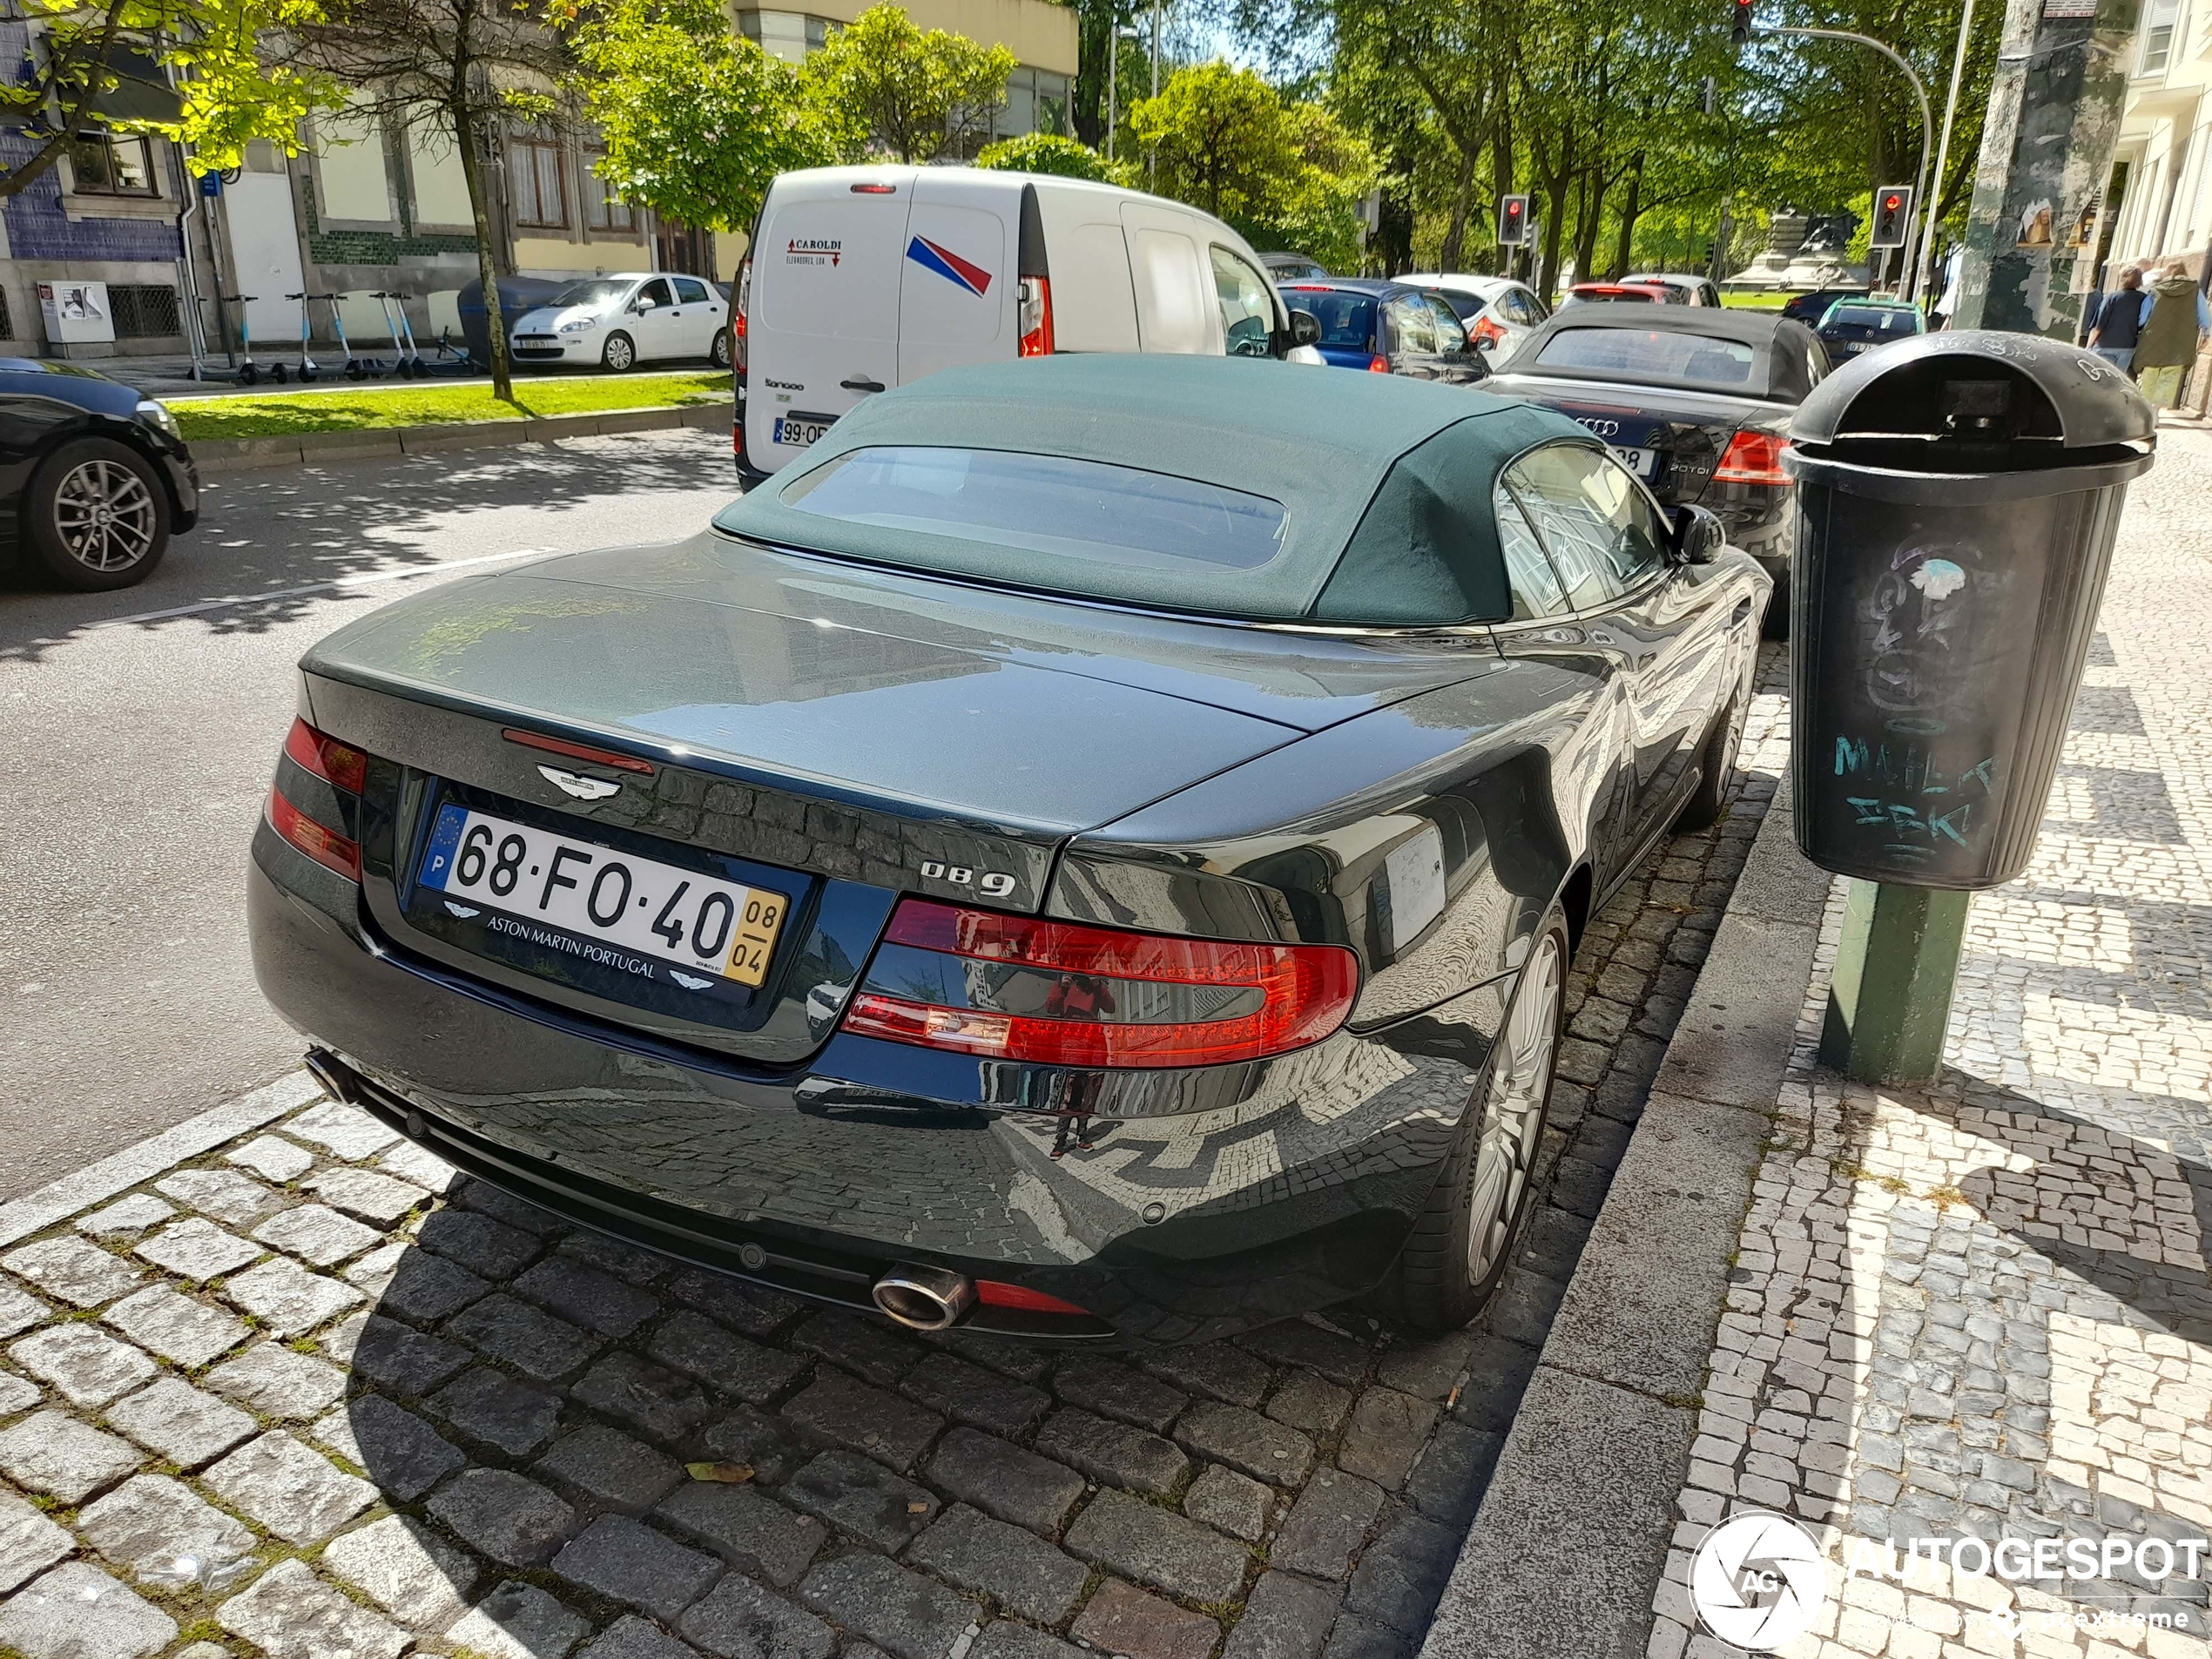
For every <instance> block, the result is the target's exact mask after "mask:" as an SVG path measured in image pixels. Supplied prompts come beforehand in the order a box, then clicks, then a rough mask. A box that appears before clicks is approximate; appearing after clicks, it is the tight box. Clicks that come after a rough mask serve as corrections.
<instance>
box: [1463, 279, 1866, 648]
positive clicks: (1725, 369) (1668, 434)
mask: <svg viewBox="0 0 2212 1659" xmlns="http://www.w3.org/2000/svg"><path fill="white" fill-rule="evenodd" d="M1828 368H1829V361H1828V352H1827V348H1826V347H1824V346H1823V345H1822V344H1821V343H1820V338H1819V336H1818V335H1817V334H1814V333H1813V331H1812V330H1811V329H1810V328H1808V327H1805V326H1804V324H1803V323H1799V322H1791V321H1790V320H1787V319H1785V318H1783V317H1778V316H1777V315H1775V314H1773V313H1771V312H1757V311H1716V310H1713V309H1710V308H1709V307H1703V306H1697V307H1690V306H1683V307H1666V308H1664V309H1661V308H1658V307H1648V308H1647V307H1629V306H1617V307H1616V306H1581V307H1576V308H1575V310H1574V311H1573V312H1571V313H1568V312H1562V313H1561V314H1559V315H1557V316H1555V317H1554V318H1553V319H1552V320H1550V321H1549V322H1548V323H1546V324H1545V325H1544V326H1543V327H1541V328H1540V329H1538V330H1537V331H1536V332H1535V333H1534V334H1531V335H1530V336H1529V337H1528V338H1527V340H1526V341H1523V342H1522V343H1521V348H1520V349H1519V350H1518V351H1516V352H1514V356H1513V362H1512V364H1511V366H1510V367H1509V368H1507V371H1506V372H1505V373H1503V374H1497V375H1494V376H1493V377H1492V378H1491V379H1490V380H1489V381H1486V382H1485V383H1484V388H1483V389H1485V390H1486V391H1491V392H1495V393H1496V394H1497V395H1500V396H1501V397H1520V398H1527V399H1528V400H1529V401H1531V402H1535V403H1541V404H1543V405H1544V406H1546V407H1547V408H1554V409H1557V410H1559V411H1560V412H1561V414H1563V415H1568V416H1570V417H1571V418H1573V419H1574V420H1576V421H1581V424H1582V425H1584V426H1585V427H1587V428H1589V429H1590V431H1592V432H1593V433H1595V434H1596V435H1598V436H1599V437H1601V438H1602V439H1604V440H1605V442H1607V444H1608V445H1609V446H1611V448H1612V449H1613V452H1614V454H1615V455H1618V456H1620V457H1621V461H1622V464H1623V465H1624V466H1626V467H1628V468H1629V470H1631V471H1632V472H1634V473H1635V475H1637V476H1638V477H1639V478H1642V480H1643V481H1644V482H1646V483H1648V484H1649V485H1650V486H1651V488H1652V490H1653V492H1654V493H1655V494H1656V496H1658V497H1659V499H1660V501H1661V502H1663V503H1665V504H1667V505H1669V506H1672V505H1674V504H1676V503H1678V502H1695V503H1696V505H1698V506H1701V507H1705V508H1709V509H1711V510H1712V511H1713V512H1714V513H1715V514H1716V515H1717V516H1719V518H1720V521H1721V523H1722V526H1723V528H1724V529H1726V530H1727V532H1728V540H1729V543H1730V545H1731V546H1735V547H1740V548H1742V549H1743V550H1744V551H1745V552H1747V553H1749V554H1750V556H1752V557H1753V558H1755V559H1757V561H1758V562H1759V563H1761V564H1762V565H1764V567H1765V568H1766V571H1767V574H1768V575H1770V576H1771V577H1773V578H1774V580H1775V604H1774V607H1773V610H1771V611H1770V613H1769V618H1768V620H1769V623H1770V626H1771V627H1772V628H1773V630H1774V631H1775V632H1777V634H1778V633H1780V632H1781V631H1783V625H1784V623H1785V622H1786V621H1787V619H1788V617H1789V611H1790V607H1789V582H1790V553H1791V544H1792V543H1793V542H1794V540H1795V538H1796V536H1797V509H1796V505H1795V500H1794V487H1793V486H1792V484H1791V480H1790V475H1789V474H1788V473H1787V472H1785V471H1784V470H1783V467H1782V452H1783V450H1784V448H1786V447H1787V446H1788V440H1789V433H1790V421H1791V417H1792V416H1793V415H1796V414H1797V405H1798V404H1800V403H1802V402H1804V398H1805V394H1806V393H1808V392H1810V391H1811V390H1812V388H1814V387H1815V386H1817V385H1818V384H1819V383H1820V381H1822V379H1823V378H1824V377H1825V376H1826V374H1827V373H1828Z"/></svg>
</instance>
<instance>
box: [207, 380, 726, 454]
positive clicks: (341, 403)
mask: <svg viewBox="0 0 2212 1659" xmlns="http://www.w3.org/2000/svg"><path fill="white" fill-rule="evenodd" d="M729 398H730V375H729V372H728V371H727V370H726V369H725V370H705V371H699V372H694V373H687V374H587V375H577V376H573V377H570V376H563V377H560V378H549V379H545V380H518V381H516V382H515V401H514V402H512V403H502V402H500V401H498V400H497V399H496V398H495V397H493V396H492V395H491V388H490V387H489V385H486V384H481V383H480V384H476V385H469V386H436V385H426V384H424V383H423V382H421V381H399V382H397V383H396V384H394V385H390V386H363V387H361V388H360V389H358V390H347V391H342V392H336V391H334V392H292V393H285V392H273V393H259V392H248V393H230V394H225V395H221V396H219V397H203V398H184V399H171V400H168V402H169V407H170V408H171V410H172V412H173V413H174V414H175V415H176V417H177V425H178V426H179V428H180V429H181V430H182V431H183V433H184V435H185V439H186V440H187V441H188V442H192V441H199V440H203V439H210V438H281V437H289V436H295V435H299V434H300V433H303V432H367V431H373V430H375V429H378V428H386V427H404V426H448V425H452V424H455V423H456V422H460V421H520V420H523V419H524V418H525V417H530V416H535V417H538V418H543V417H545V416H548V415H597V414H604V412H606V411H607V410H610V409H661V408H679V407H681V406H683V405H685V404H691V403H711V402H714V401H718V400H719V401H725V402H726V401H729Z"/></svg>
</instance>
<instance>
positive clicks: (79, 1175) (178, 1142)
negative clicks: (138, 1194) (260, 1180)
mask: <svg viewBox="0 0 2212 1659" xmlns="http://www.w3.org/2000/svg"><path fill="white" fill-rule="evenodd" d="M321 1093H322V1085H321V1084H320V1083H319V1082H316V1081H315V1080H314V1078H313V1077H312V1076H309V1075H308V1074H307V1072H306V1071H305V1070H304V1069H303V1070H300V1071H295V1072H293V1073H292V1074H290V1075H289V1076H284V1077H280V1078H278V1079H277V1080H276V1082H273V1083H271V1084H269V1085H268V1087H267V1088H266V1089H255V1090H254V1091H253V1093H252V1094H250V1095H246V1096H241V1097H240V1098H239V1099H237V1100H233V1101H226V1102H225V1103H223V1104H222V1105H220V1106H217V1107H213V1108H212V1109H209V1110H207V1111H204V1112H202V1113H200V1115H199V1116H197V1117H187V1118H186V1119H185V1121H184V1122H183V1123H179V1124H178V1125H177V1126H176V1127H175V1128H174V1129H169V1130H163V1131H162V1132H161V1133H160V1134H158V1135H156V1136H151V1137H149V1138H148V1139H146V1140H143V1141H140V1142H139V1143H138V1144H137V1145H136V1146H126V1147H125V1148H124V1149H123V1150H121V1151H120V1152H118V1153H115V1154H114V1155H112V1156H111V1157H105V1158H102V1159H101V1160H100V1161H99V1162H98V1163H90V1164H87V1165H86V1166H85V1167H84V1168H83V1169H81V1170H78V1171H77V1172H76V1173H75V1174H74V1175H65V1176H64V1177H62V1178H61V1179H60V1180H58V1181H55V1182H51V1183H49V1184H47V1185H45V1186H43V1187H41V1188H39V1189H38V1190H37V1191H36V1192H27V1193H25V1194H24V1196H23V1197H20V1198H10V1199H9V1200H8V1201H7V1202H6V1203H5V1204H0V1245H4V1244H14V1243H15V1242H16V1240H17V1239H18V1238H28V1237H29V1236H30V1234H32V1233H35V1232H37V1231H39V1230H40V1229H41V1228H44V1227H51V1226H52V1225H53V1224H55V1223H56V1222H57V1221H66V1220H67V1219H68V1218H69V1217H71V1216H73V1215H75V1214H77V1212H78V1211H80V1210H89V1209H91V1207H92V1206H93V1205H94V1204H105V1203H106V1202H107V1201H108V1200H109V1199H110V1198H112V1197H115V1195H116V1194H117V1193H118V1192H121V1191H122V1190H124V1189H125V1188H126V1187H135V1186H137V1185H138V1183H139V1182H141V1181H145V1180H147V1179H150V1178H151V1177H154V1176H157V1175H159V1174H160V1173H161V1172H162V1171H163V1170H166V1169H168V1168H170V1167H171V1166H172V1164H178V1163H183V1162H184V1161H185V1159H186V1158H191V1157H199V1155H200V1154H201V1153H202V1152H205V1151H206V1150H208V1149H209V1148H210V1147H214V1146H220V1145H221V1144H222V1143H224V1142H225V1141H227V1140H229V1139H231V1138H232V1137H233V1136H238V1135H243V1134H245V1133H246V1131H247V1130H256V1129H259V1128H260V1127H261V1125H262V1124H264V1123H268V1122H269V1121H270V1120H272V1119H273V1118H278V1117H281V1116H284V1115H285V1113H287V1112H288V1111H290V1110H292V1109H293V1108H294V1107H295V1106H304V1105H306V1104H307V1103H308V1102H309V1101H311V1100H313V1099H314V1097H315V1096H318V1095H320V1094H321Z"/></svg>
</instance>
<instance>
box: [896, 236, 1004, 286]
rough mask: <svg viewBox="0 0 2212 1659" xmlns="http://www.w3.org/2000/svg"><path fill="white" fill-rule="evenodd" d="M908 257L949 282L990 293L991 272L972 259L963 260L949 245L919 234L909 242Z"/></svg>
mask: <svg viewBox="0 0 2212 1659" xmlns="http://www.w3.org/2000/svg"><path fill="white" fill-rule="evenodd" d="M907 258H908V259H910V260H913V261H914V263H915V264H916V265H919V266H921V267H922V268H923V269H925V270H929V271H934V272H935V273H937V274H938V275H939V276H941V277H943V278H944V279H945V280H948V281H949V282H957V283H958V284H959V285H960V286H961V287H963V288H966V289H967V290H968V292H969V293H974V294H981V293H988V292H989V291H990V287H991V273H989V272H988V271H986V270H985V269H984V268H983V267H982V266H980V265H977V264H975V263H974V262H973V261H972V260H963V259H962V258H961V256H960V255H959V254H957V253H954V252H953V251H952V249H950V248H948V247H940V246H938V245H937V244H936V243H934V242H933V241H931V240H930V239H928V238H927V237H926V236H917V237H915V238H914V240H912V241H911V242H908V243H907Z"/></svg>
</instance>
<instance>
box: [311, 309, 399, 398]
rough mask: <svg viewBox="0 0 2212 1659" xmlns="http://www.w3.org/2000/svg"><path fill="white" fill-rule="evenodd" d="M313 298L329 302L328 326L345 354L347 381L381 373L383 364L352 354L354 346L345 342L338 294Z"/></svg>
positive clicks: (366, 378) (365, 378)
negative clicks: (335, 335)
mask: <svg viewBox="0 0 2212 1659" xmlns="http://www.w3.org/2000/svg"><path fill="white" fill-rule="evenodd" d="M315 298H316V299H318V300H328V301H329V302H330V326H331V328H332V330H333V331H334V333H336V334H337V336H338V349H339V350H340V351H341V352H343V353H345V354H346V368H345V371H344V372H345V375H346V378H347V380H349V381H365V380H373V379H374V378H376V377H377V376H379V375H381V374H383V372H384V365H383V364H381V363H380V362H377V361H374V360H373V359H370V358H367V357H356V356H354V348H353V347H351V346H349V345H347V343H346V319H345V318H344V317H343V316H341V314H339V310H338V296H337V295H336V294H334V293H319V294H317V295H316V296H315Z"/></svg>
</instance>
